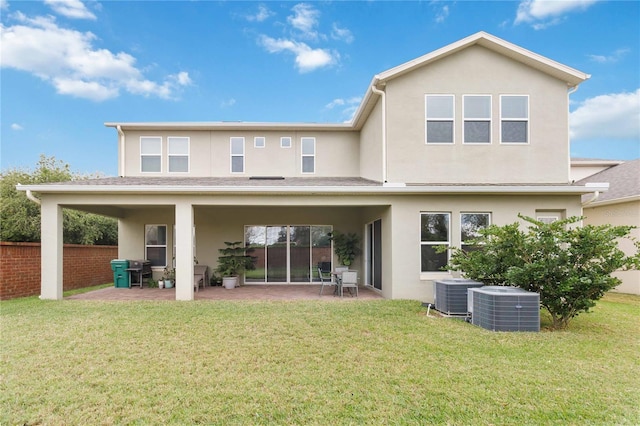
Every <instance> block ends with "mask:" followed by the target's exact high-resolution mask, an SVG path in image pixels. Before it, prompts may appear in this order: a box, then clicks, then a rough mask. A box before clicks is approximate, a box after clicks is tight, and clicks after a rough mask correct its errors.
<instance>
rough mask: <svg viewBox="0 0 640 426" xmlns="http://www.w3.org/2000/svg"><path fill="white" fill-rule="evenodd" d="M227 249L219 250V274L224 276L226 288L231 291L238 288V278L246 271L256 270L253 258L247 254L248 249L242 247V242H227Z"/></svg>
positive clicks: (217, 270) (223, 283) (223, 282)
mask: <svg viewBox="0 0 640 426" xmlns="http://www.w3.org/2000/svg"><path fill="white" fill-rule="evenodd" d="M224 244H225V245H226V247H225V248H222V249H218V251H219V252H220V257H218V268H217V269H216V272H218V273H219V274H220V275H221V276H222V285H223V286H224V288H227V289H231V288H235V287H237V286H238V281H239V280H238V277H239V275H240V274H242V273H244V271H246V270H248V269H249V270H250V269H253V268H254V262H253V257H251V256H249V255H248V254H247V251H248V250H247V249H246V248H245V247H243V246H242V242H241V241H236V242H228V241H225V242H224Z"/></svg>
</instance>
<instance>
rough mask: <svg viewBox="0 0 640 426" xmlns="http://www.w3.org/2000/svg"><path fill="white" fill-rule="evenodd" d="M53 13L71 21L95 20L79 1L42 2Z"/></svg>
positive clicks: (55, 0)
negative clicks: (49, 7)
mask: <svg viewBox="0 0 640 426" xmlns="http://www.w3.org/2000/svg"><path fill="white" fill-rule="evenodd" d="M44 2H45V3H46V4H48V5H49V6H51V8H52V9H53V10H54V12H56V13H58V14H60V15H63V16H66V17H67V18H73V19H91V20H95V19H96V15H94V14H93V13H92V12H91V11H90V10H89V9H87V7H86V6H85V5H84V3H82V2H81V1H80V0H44Z"/></svg>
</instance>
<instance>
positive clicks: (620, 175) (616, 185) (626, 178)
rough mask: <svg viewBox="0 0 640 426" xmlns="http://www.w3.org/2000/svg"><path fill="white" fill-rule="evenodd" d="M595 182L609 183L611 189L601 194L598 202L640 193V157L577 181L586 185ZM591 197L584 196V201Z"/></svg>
mask: <svg viewBox="0 0 640 426" xmlns="http://www.w3.org/2000/svg"><path fill="white" fill-rule="evenodd" d="M594 182H608V183H609V190H608V191H606V192H604V193H602V194H601V195H600V197H599V198H598V202H600V201H611V200H617V199H620V198H627V197H633V196H637V195H640V158H639V159H637V160H633V161H627V162H625V163H622V164H620V165H618V166H613V167H609V168H608V169H606V170H603V171H601V172H599V173H596V174H595V175H591V176H588V177H586V178H584V179H582V180H580V181H578V182H576V184H578V185H584V184H587V183H594ZM589 198H590V195H587V196H583V201H584V200H587V199H589Z"/></svg>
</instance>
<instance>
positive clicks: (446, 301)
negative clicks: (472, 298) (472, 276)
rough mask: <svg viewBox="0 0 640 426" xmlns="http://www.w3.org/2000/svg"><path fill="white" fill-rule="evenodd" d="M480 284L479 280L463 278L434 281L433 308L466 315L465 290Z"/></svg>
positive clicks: (448, 313)
mask: <svg viewBox="0 0 640 426" xmlns="http://www.w3.org/2000/svg"><path fill="white" fill-rule="evenodd" d="M482 286H483V284H482V283H481V282H479V281H473V280H467V279H463V278H453V279H450V280H442V281H436V283H435V297H434V301H435V308H436V310H437V311H440V312H442V313H444V314H447V315H467V312H468V311H469V310H468V309H467V290H468V289H470V288H475V287H482Z"/></svg>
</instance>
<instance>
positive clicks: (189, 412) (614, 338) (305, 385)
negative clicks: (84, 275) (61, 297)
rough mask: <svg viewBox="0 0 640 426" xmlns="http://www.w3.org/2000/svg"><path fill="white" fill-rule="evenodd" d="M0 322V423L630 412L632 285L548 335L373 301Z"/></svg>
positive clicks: (638, 386) (88, 309)
mask: <svg viewBox="0 0 640 426" xmlns="http://www.w3.org/2000/svg"><path fill="white" fill-rule="evenodd" d="M1 320H2V323H1V326H2V345H1V349H0V351H1V352H0V353H1V355H2V358H1V368H0V374H1V383H0V401H1V405H0V424H7V425H18V424H19V425H23V424H27V425H35V424H47V425H60V424H65V425H71V424H74V425H87V424H161V423H163V424H165V423H168V424H199V423H200V424H203V423H204V424H220V425H233V424H252V425H253V424H318V425H330V424H373V425H380V424H415V425H424V424H453V425H468V424H474V425H475V424H481V425H482V424H484V425H488V424H492V425H526V424H535V425H538V424H545V425H547V424H552V425H553V424H555V425H567V424H569V425H572V424H573V425H584V424H596V425H619V424H629V425H637V424H640V412H639V409H638V407H640V380H639V379H638V377H639V376H638V372H639V371H640V345H639V343H640V337H639V331H640V330H639V325H640V298H639V297H632V296H622V295H609V296H607V298H606V299H605V300H603V301H601V302H600V303H598V306H597V307H596V309H595V311H594V312H593V313H591V314H583V315H581V316H579V317H578V318H576V319H574V320H573V322H572V323H571V324H570V326H569V330H567V331H561V332H553V333H550V332H540V333H494V332H490V331H486V330H483V329H481V328H478V327H475V326H472V325H470V324H467V323H464V322H462V321H458V320H451V319H445V318H436V317H432V316H429V317H426V316H425V309H424V308H422V307H421V306H420V303H419V302H413V301H389V300H377V301H340V300H336V301H330V302H320V301H295V302H255V301H251V302H249V301H247V302H238V301H214V302H212V301H196V302H91V301H71V300H67V301H61V302H52V301H40V300H38V299H37V298H27V299H18V300H13V301H5V302H2V304H1ZM545 321H546V319H545ZM543 325H544V324H543Z"/></svg>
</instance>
